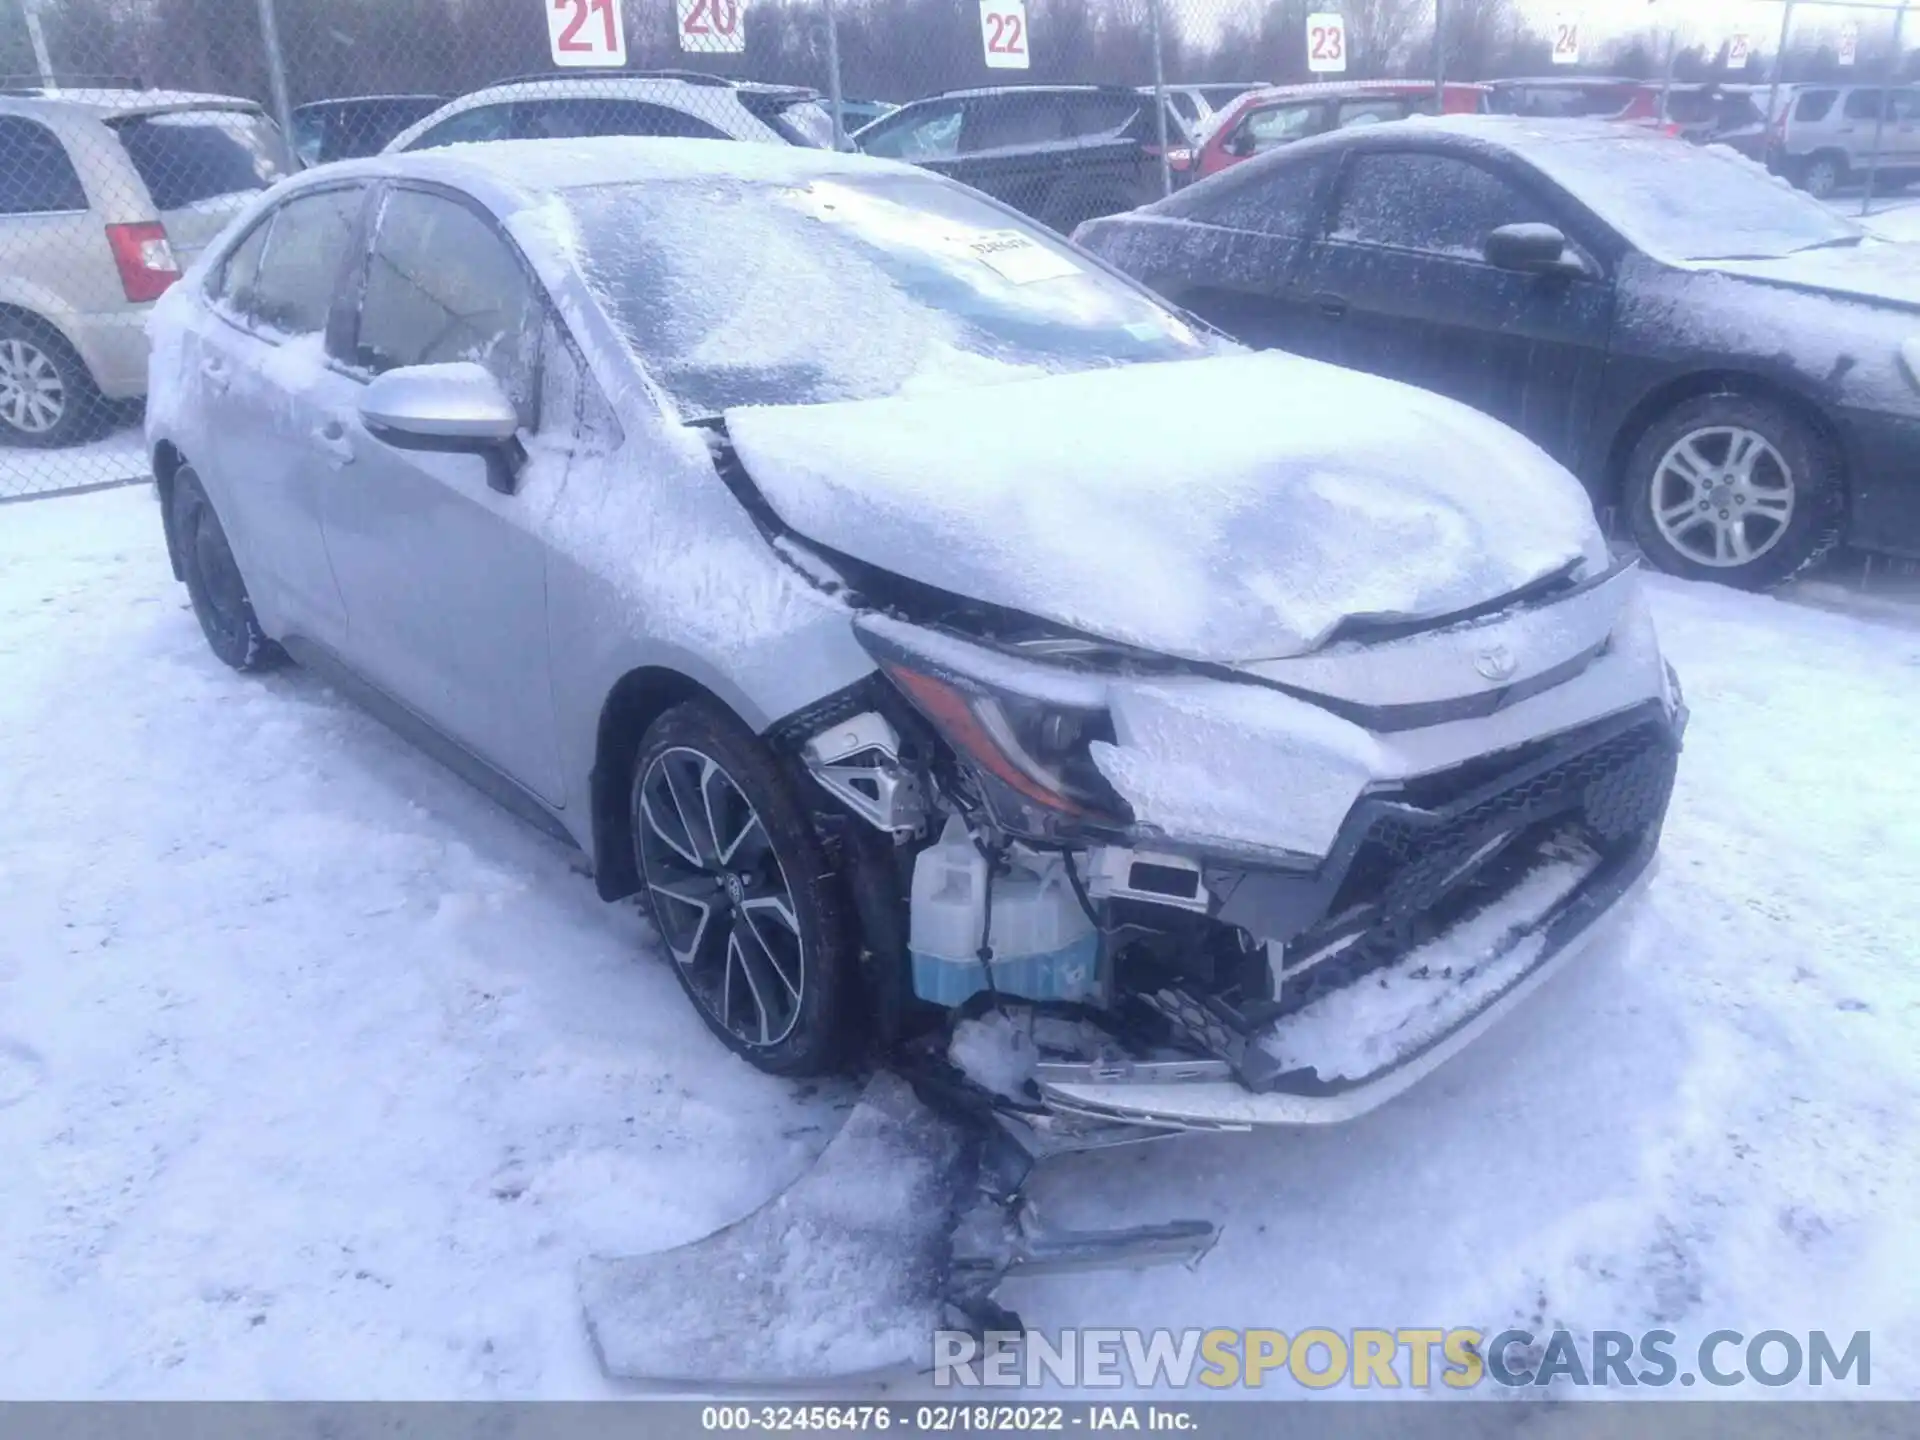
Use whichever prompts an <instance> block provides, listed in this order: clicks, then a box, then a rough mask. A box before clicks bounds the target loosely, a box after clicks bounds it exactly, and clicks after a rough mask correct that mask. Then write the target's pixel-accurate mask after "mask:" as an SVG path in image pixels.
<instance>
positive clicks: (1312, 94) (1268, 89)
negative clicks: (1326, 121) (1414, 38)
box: [1242, 80, 1487, 106]
mask: <svg viewBox="0 0 1920 1440" xmlns="http://www.w3.org/2000/svg"><path fill="white" fill-rule="evenodd" d="M1446 86H1447V88H1448V89H1449V90H1485V89H1486V88H1487V87H1486V86H1485V85H1484V84H1481V83H1480V82H1478V81H1473V80H1449V81H1447V82H1446ZM1432 90H1433V81H1431V80H1318V81H1311V82H1306V83H1302V84H1299V85H1262V86H1261V87H1260V88H1259V89H1257V90H1252V91H1249V92H1248V93H1247V94H1246V95H1245V96H1243V97H1242V99H1243V100H1244V101H1245V103H1246V104H1248V105H1250V106H1251V105H1258V104H1264V103H1265V102H1266V101H1269V100H1317V99H1321V98H1333V97H1336V96H1340V95H1381V94H1386V95H1397V94H1426V93H1431V92H1432Z"/></svg>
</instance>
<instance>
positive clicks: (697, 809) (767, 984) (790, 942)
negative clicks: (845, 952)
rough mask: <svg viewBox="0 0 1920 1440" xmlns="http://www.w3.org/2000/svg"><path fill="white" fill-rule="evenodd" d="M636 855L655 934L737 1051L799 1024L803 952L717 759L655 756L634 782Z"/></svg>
mask: <svg viewBox="0 0 1920 1440" xmlns="http://www.w3.org/2000/svg"><path fill="white" fill-rule="evenodd" d="M639 810H640V816H639V818H640V832H641V833H640V847H639V848H640V859H641V864H642V865H643V867H644V869H645V871H646V876H645V878H646V884H647V889H648V890H649V891H650V892H651V894H652V896H653V912H654V917H655V919H656V920H657V921H658V923H659V928H660V934H661V939H662V940H663V941H664V942H665V943H666V946H667V949H668V950H669V951H670V952H671V953H672V955H673V959H674V963H675V964H677V965H679V966H680V968H681V972H682V974H683V975H684V977H685V979H686V980H687V988H688V989H689V990H690V991H691V992H692V994H693V996H694V998H695V1000H696V1001H697V1002H698V1003H699V1004H700V1005H701V1007H702V1008H704V1009H705V1010H706V1011H707V1013H708V1015H709V1016H710V1017H711V1018H712V1019H713V1020H715V1021H716V1022H718V1024H719V1025H720V1027H721V1028H722V1029H723V1030H725V1031H727V1032H728V1033H729V1034H731V1035H733V1036H734V1037H735V1038H736V1039H738V1040H739V1041H740V1042H741V1043H742V1044H744V1045H747V1046H749V1047H753V1048H766V1047H770V1046H774V1045H778V1044H779V1043H780V1042H781V1041H782V1040H784V1039H786V1038H787V1036H788V1035H789V1034H791V1033H792V1031H793V1027H794V1026H795V1025H796V1024H797V1023H798V1022H799V1019H800V1005H801V1000H802V997H803V996H804V995H805V993H806V984H807V963H806V962H807V956H806V945H805V942H804V941H803V939H802V938H801V934H800V922H799V920H798V918H797V915H796V911H795V907H794V902H793V892H792V890H791V888H790V887H789V885H788V882H787V877H786V873H785V871H784V870H783V869H782V867H781V864H780V857H779V856H778V855H777V854H776V853H775V852H774V846H773V838H772V836H771V835H769V834H768V832H767V827H766V825H765V824H764V823H763V822H762V820H761V818H760V815H759V812H758V811H756V810H755V809H754V807H753V805H752V804H751V802H749V801H748V799H747V797H746V795H745V793H744V792H742V790H741V788H740V786H739V785H738V784H737V783H736V782H735V780H734V779H733V777H732V776H731V775H729V774H728V773H727V772H726V770H725V769H724V768H723V767H722V766H721V765H720V763H719V762H718V761H716V760H714V759H713V758H712V757H711V756H709V755H704V754H702V753H701V752H700V751H698V750H694V749H690V748H688V747H685V746H675V747H674V748H672V749H668V750H663V751H661V752H660V753H659V754H658V755H656V756H655V757H654V758H653V761H652V763H651V764H649V765H648V767H647V770H646V774H645V775H644V776H643V777H642V779H641V782H640V806H639Z"/></svg>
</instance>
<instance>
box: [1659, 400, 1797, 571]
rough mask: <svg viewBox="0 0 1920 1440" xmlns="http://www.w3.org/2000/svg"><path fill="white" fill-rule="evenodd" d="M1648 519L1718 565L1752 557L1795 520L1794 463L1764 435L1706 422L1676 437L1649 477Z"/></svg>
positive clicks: (1684, 550) (1677, 544)
mask: <svg viewBox="0 0 1920 1440" xmlns="http://www.w3.org/2000/svg"><path fill="white" fill-rule="evenodd" d="M1652 502H1653V504H1652V508H1653V522H1654V524H1655V525H1656V526H1658V527H1659V531H1660V535H1661V537H1662V538H1663V539H1665V540H1666V542H1667V543H1668V544H1669V545H1671V546H1673V548H1674V549H1675V550H1677V551H1679V552H1680V553H1681V554H1682V555H1685V556H1686V557H1687V558H1688V559H1690V560H1693V561H1696V562H1698V563H1699V564H1701V565H1711V566H1714V567H1715V568H1718V569H1728V568H1731V567H1734V566H1740V565H1747V564H1751V563H1752V562H1753V561H1755V560H1757V559H1759V558H1760V557H1761V556H1762V555H1765V554H1766V553H1767V552H1768V551H1769V550H1771V549H1773V547H1774V546H1775V545H1777V544H1779V543H1780V540H1781V537H1782V536H1784V535H1785V534H1786V533H1787V525H1788V523H1789V522H1790V521H1791V520H1792V519H1793V507H1794V476H1793V469H1792V467H1791V466H1789V465H1788V464H1787V462H1786V460H1785V459H1784V458H1783V457H1782V456H1781V454H1780V452H1779V451H1778V450H1777V449H1775V448H1774V447H1773V445H1772V444H1771V443H1770V442H1769V441H1768V440H1767V438H1766V437H1765V436H1764V435H1761V434H1759V433H1758V432H1757V431H1753V430H1748V429H1746V428H1744V427H1741V426H1737V425H1709V426H1702V427H1701V428H1699V429H1697V430H1691V431H1689V432H1688V433H1687V434H1685V435H1683V436H1681V437H1680V438H1679V439H1678V440H1677V441H1675V442H1674V443H1673V444H1672V445H1671V446H1669V447H1668V449H1667V452H1666V454H1665V455H1663V456H1662V457H1661V459H1660V463H1659V465H1658V466H1657V467H1656V469H1655V471H1654V476H1653V496H1652Z"/></svg>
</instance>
